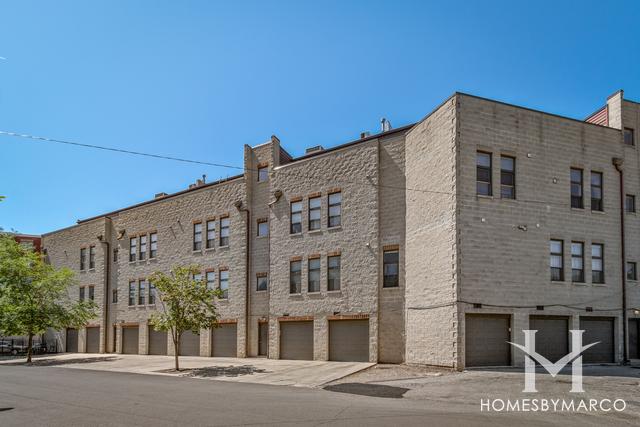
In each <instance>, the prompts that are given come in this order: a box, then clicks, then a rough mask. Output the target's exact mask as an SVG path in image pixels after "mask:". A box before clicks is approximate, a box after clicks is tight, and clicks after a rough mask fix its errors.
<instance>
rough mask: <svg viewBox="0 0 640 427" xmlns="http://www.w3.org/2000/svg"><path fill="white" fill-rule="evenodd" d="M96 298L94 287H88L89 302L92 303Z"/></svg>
mask: <svg viewBox="0 0 640 427" xmlns="http://www.w3.org/2000/svg"><path fill="white" fill-rule="evenodd" d="M95 297H96V287H95V286H89V301H94V300H95Z"/></svg>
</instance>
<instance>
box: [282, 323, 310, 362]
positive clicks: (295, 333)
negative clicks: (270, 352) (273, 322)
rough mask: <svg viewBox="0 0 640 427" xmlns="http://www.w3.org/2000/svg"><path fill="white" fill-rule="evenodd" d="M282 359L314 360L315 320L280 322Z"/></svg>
mask: <svg viewBox="0 0 640 427" xmlns="http://www.w3.org/2000/svg"><path fill="white" fill-rule="evenodd" d="M280 359H293V360H313V322H312V321H308V322H281V323H280Z"/></svg>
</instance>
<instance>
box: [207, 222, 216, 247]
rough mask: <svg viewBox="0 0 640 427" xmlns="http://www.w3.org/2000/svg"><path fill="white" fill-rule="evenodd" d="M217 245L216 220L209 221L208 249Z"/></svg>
mask: <svg viewBox="0 0 640 427" xmlns="http://www.w3.org/2000/svg"><path fill="white" fill-rule="evenodd" d="M215 245H216V220H215V219H210V220H209V221H207V249H211V248H213V247H214V246H215Z"/></svg>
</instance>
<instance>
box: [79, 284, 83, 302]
mask: <svg viewBox="0 0 640 427" xmlns="http://www.w3.org/2000/svg"><path fill="white" fill-rule="evenodd" d="M78 299H79V300H80V301H84V286H80V295H79V297H78Z"/></svg>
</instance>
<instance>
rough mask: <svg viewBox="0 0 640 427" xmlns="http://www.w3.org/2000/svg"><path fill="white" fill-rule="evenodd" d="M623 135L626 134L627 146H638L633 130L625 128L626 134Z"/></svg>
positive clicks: (625, 141)
mask: <svg viewBox="0 0 640 427" xmlns="http://www.w3.org/2000/svg"><path fill="white" fill-rule="evenodd" d="M623 133H624V143H625V144H626V145H631V146H633V145H636V142H635V140H634V137H633V129H631V128H624V132H623Z"/></svg>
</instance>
